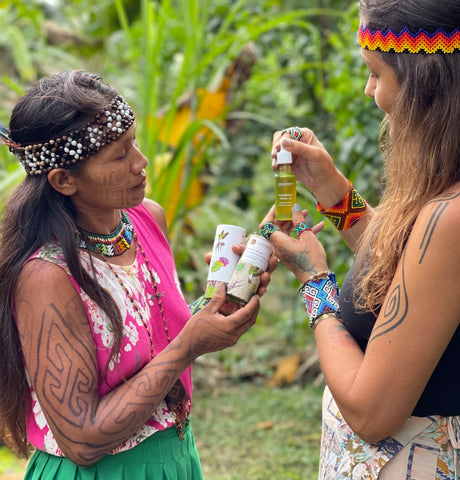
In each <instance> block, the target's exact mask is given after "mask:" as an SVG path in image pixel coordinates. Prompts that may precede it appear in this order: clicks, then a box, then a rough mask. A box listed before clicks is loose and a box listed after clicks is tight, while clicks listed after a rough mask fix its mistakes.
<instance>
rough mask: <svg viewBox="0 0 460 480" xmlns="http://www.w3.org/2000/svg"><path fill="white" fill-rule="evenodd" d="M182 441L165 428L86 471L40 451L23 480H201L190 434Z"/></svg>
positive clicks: (199, 467) (65, 460)
mask: <svg viewBox="0 0 460 480" xmlns="http://www.w3.org/2000/svg"><path fill="white" fill-rule="evenodd" d="M184 433H185V435H184V439H183V440H179V438H178V436H177V434H176V430H175V429H174V428H168V429H167V430H162V431H160V432H158V433H155V434H154V435H152V436H150V437H148V438H146V439H145V440H144V441H143V442H141V443H140V444H139V445H137V446H136V447H134V448H131V449H130V450H125V451H123V452H120V453H117V454H115V455H106V456H105V457H103V458H102V459H101V460H99V461H98V462H97V463H95V464H93V465H91V466H89V467H79V466H78V465H75V463H72V462H71V461H70V460H69V459H68V458H66V457H57V456H55V455H50V454H48V453H45V452H42V451H40V450H37V451H35V453H34V454H33V456H32V458H31V459H30V462H29V465H28V467H27V471H26V475H25V477H24V480H203V473H202V470H201V463H200V459H199V457H198V452H197V449H196V446H195V440H194V438H193V433H192V430H191V428H190V426H188V427H187V428H186V429H185V431H184Z"/></svg>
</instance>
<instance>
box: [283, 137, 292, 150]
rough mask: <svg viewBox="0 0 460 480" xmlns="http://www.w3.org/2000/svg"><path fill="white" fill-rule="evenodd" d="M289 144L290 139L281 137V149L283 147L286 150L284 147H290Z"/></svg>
mask: <svg viewBox="0 0 460 480" xmlns="http://www.w3.org/2000/svg"><path fill="white" fill-rule="evenodd" d="M291 143H292V141H291V139H290V138H285V137H283V138H282V139H281V145H283V147H285V148H286V147H290V146H291Z"/></svg>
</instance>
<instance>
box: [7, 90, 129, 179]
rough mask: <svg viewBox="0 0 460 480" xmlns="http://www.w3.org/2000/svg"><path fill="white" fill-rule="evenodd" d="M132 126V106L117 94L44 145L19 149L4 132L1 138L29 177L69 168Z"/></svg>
mask: <svg viewBox="0 0 460 480" xmlns="http://www.w3.org/2000/svg"><path fill="white" fill-rule="evenodd" d="M133 123H134V113H133V111H132V110H131V107H130V106H129V105H128V104H127V103H126V102H125V101H124V100H123V97H122V96H121V95H117V96H116V97H115V98H114V99H113V100H112V101H111V102H110V104H109V105H107V106H106V107H104V108H103V109H102V110H101V111H100V112H98V113H97V114H96V116H95V117H94V118H93V119H92V120H90V121H89V122H88V123H87V124H86V125H84V126H83V127H81V128H79V129H78V130H74V131H73V132H70V133H68V134H66V135H63V136H62V137H59V138H54V139H51V140H49V141H48V142H45V143H37V144H34V145H26V146H22V145H19V144H17V143H16V142H13V141H12V140H11V139H10V138H9V135H7V134H6V132H5V131H3V132H2V133H3V134H2V135H1V139H2V141H3V143H6V144H7V145H8V147H9V150H10V152H12V153H13V154H14V155H15V156H16V157H17V158H18V159H19V161H20V162H21V164H22V166H23V167H24V169H25V171H26V172H27V173H28V174H29V175H42V174H46V173H48V172H49V171H51V170H53V169H55V168H68V167H70V166H72V165H74V164H76V163H77V162H79V161H81V160H84V159H85V158H87V157H89V156H91V155H94V154H95V153H97V152H98V151H99V150H100V149H101V148H104V147H105V146H106V145H108V144H109V143H111V142H113V141H115V140H117V139H118V138H119V137H120V136H121V135H122V134H123V133H124V132H126V130H128V128H129V127H130V126H131V125H132V124H133Z"/></svg>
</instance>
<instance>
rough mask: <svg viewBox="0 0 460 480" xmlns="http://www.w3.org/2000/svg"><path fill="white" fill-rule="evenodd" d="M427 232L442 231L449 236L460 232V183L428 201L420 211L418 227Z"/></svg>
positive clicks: (456, 235) (454, 235)
mask: <svg viewBox="0 0 460 480" xmlns="http://www.w3.org/2000/svg"><path fill="white" fill-rule="evenodd" d="M418 226H419V228H420V227H421V228H425V229H426V230H427V233H430V234H434V233H435V232H438V233H442V235H443V236H447V237H448V238H453V237H458V235H459V234H460V184H458V185H455V186H454V187H452V188H450V189H448V190H446V191H445V192H443V193H442V194H440V195H438V196H437V197H436V198H434V199H433V200H431V201H430V202H428V203H427V204H426V205H425V207H424V208H422V210H421V211H420V214H419V216H418V218H417V222H416V227H418Z"/></svg>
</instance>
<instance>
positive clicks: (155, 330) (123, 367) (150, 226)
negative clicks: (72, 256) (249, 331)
mask: <svg viewBox="0 0 460 480" xmlns="http://www.w3.org/2000/svg"><path fill="white" fill-rule="evenodd" d="M127 213H128V215H129V218H130V220H131V223H132V224H133V226H134V230H135V232H136V235H137V238H138V241H139V243H140V245H141V246H142V248H143V250H144V252H145V255H146V257H147V259H148V262H149V264H150V267H151V268H152V270H153V272H152V273H153V275H154V278H155V280H156V282H157V285H158V289H159V291H160V293H161V295H162V297H161V301H162V305H163V309H164V317H165V320H166V325H167V327H168V331H169V336H170V338H171V339H173V338H175V337H176V336H177V334H178V333H179V332H180V331H181V329H182V328H183V326H184V325H185V323H186V322H187V321H188V319H189V318H190V311H189V309H188V306H187V303H186V302H185V299H184V297H183V295H182V292H181V290H180V285H179V279H178V275H177V271H176V267H175V263H174V257H173V254H172V252H171V249H170V246H169V243H168V242H167V240H166V238H165V237H164V235H163V232H162V231H161V229H160V228H159V226H158V224H157V223H156V221H155V219H154V218H153V217H152V215H151V214H150V212H149V211H148V210H147V209H146V208H145V207H144V206H143V205H139V206H138V207H136V208H133V209H129V210H127ZM34 258H40V259H43V260H47V261H50V262H52V263H54V264H56V265H59V266H60V267H61V268H63V269H64V270H66V272H67V273H68V274H69V278H70V280H71V281H72V283H73V285H74V287H75V290H76V291H77V293H78V295H79V296H80V298H81V301H82V303H83V306H84V308H85V311H86V315H87V317H88V322H89V324H90V327H91V331H92V335H93V340H94V344H95V346H96V352H97V364H98V369H99V385H98V390H99V395H100V396H103V395H105V394H106V393H107V392H109V391H110V390H112V389H113V388H115V387H116V386H117V385H119V384H120V383H122V382H123V378H130V377H131V376H132V375H134V374H135V373H136V372H138V371H139V370H140V369H141V368H142V367H143V366H144V365H146V364H147V363H148V362H149V361H150V358H151V342H150V338H149V336H148V332H147V330H146V328H145V326H144V324H143V323H142V321H141V319H140V317H139V315H138V314H137V313H136V311H135V309H134V307H133V304H132V302H131V301H130V300H129V298H128V297H127V295H126V292H125V291H124V289H123V287H122V286H121V285H120V282H119V281H118V280H117V278H116V277H115V275H114V274H113V272H112V271H111V270H110V268H112V269H113V270H115V271H116V272H117V274H118V276H119V277H120V278H121V280H122V283H123V284H124V286H125V287H126V288H128V290H129V291H130V293H131V294H132V296H133V297H134V299H135V302H136V304H137V306H138V308H139V309H140V311H141V314H142V317H143V318H144V320H146V321H147V322H150V332H151V334H152V340H153V343H154V355H157V354H158V353H160V352H161V351H162V350H163V349H164V348H165V347H166V346H167V345H168V339H167V335H166V332H165V328H164V325H163V318H162V316H161V313H160V310H159V306H158V302H157V301H156V298H155V290H154V287H153V285H152V280H151V277H150V273H149V271H148V269H147V265H146V262H145V260H144V258H143V255H142V253H141V251H140V249H138V251H137V255H136V259H135V261H134V262H133V263H132V265H129V266H118V265H111V267H108V266H107V264H106V263H105V262H104V261H102V260H99V259H97V258H94V257H93V265H94V268H95V271H96V275H97V279H98V281H99V283H100V284H101V285H102V286H103V287H104V288H106V289H108V290H109V291H110V293H111V294H112V296H113V298H114V300H115V302H116V303H117V305H118V306H119V308H120V311H121V315H122V318H123V320H124V324H123V329H124V335H123V339H122V342H121V348H120V353H119V354H118V355H116V356H114V358H113V359H112V360H111V361H110V363H109V365H108V370H107V376H106V377H105V366H106V362H107V360H108V358H109V354H110V348H111V346H112V344H113V334H112V333H111V330H112V329H111V328H110V322H109V320H108V318H107V316H106V315H105V313H104V312H103V311H102V309H100V308H99V307H98V306H97V305H96V304H95V302H93V301H92V300H91V299H90V298H89V297H88V295H87V294H86V293H85V292H84V291H83V290H82V289H81V288H80V287H79V286H78V285H77V284H76V282H75V280H74V278H73V277H72V276H71V275H70V273H69V271H68V268H67V265H66V263H65V262H64V260H63V252H62V249H61V248H60V246H59V245H57V244H56V243H50V244H47V245H45V246H43V247H42V248H41V249H40V250H38V251H37V252H36V253H35V254H34V255H32V257H31V258H30V260H32V259H34ZM80 258H81V261H82V265H83V266H84V268H85V269H86V270H87V271H88V272H91V267H90V262H89V254H88V252H86V251H81V253H80ZM181 380H182V383H183V384H184V386H185V389H186V391H187V393H188V394H189V397H190V399H191V398H192V384H191V367H189V368H188V369H187V370H186V371H185V372H184V373H183V374H182V376H181ZM29 385H30V392H31V399H32V402H31V409H30V411H29V414H28V418H27V435H28V439H29V441H30V443H31V444H32V445H34V446H35V447H36V448H38V449H39V450H43V451H45V452H47V453H50V454H52V455H58V456H63V453H62V451H61V450H60V448H59V446H58V445H57V442H56V440H55V438H54V435H53V433H52V432H51V430H50V428H49V426H48V424H47V422H46V419H45V416H44V414H43V412H42V409H41V407H40V404H39V402H38V399H37V396H36V394H35V391H34V389H33V386H32V385H31V382H30V380H29ZM173 425H174V416H173V414H172V412H171V411H170V410H169V408H168V406H167V405H166V403H165V401H164V400H163V401H162V402H161V404H160V405H159V406H158V408H157V409H156V410H155V411H154V412H152V416H151V417H150V418H149V419H148V420H147V421H146V423H145V424H144V425H143V426H142V427H141V428H140V429H138V430H137V431H136V432H134V433H133V434H132V435H131V437H130V438H127V439H126V440H125V441H124V442H123V443H122V444H120V445H119V446H118V447H117V448H115V449H114V450H113V451H112V452H111V453H112V454H115V453H118V452H121V451H124V450H128V449H130V448H133V447H135V446H136V445H138V444H139V443H141V442H142V441H143V440H144V439H145V438H147V437H149V436H151V435H153V434H154V433H155V432H157V431H160V430H164V429H166V428H169V427H171V426H173Z"/></svg>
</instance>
